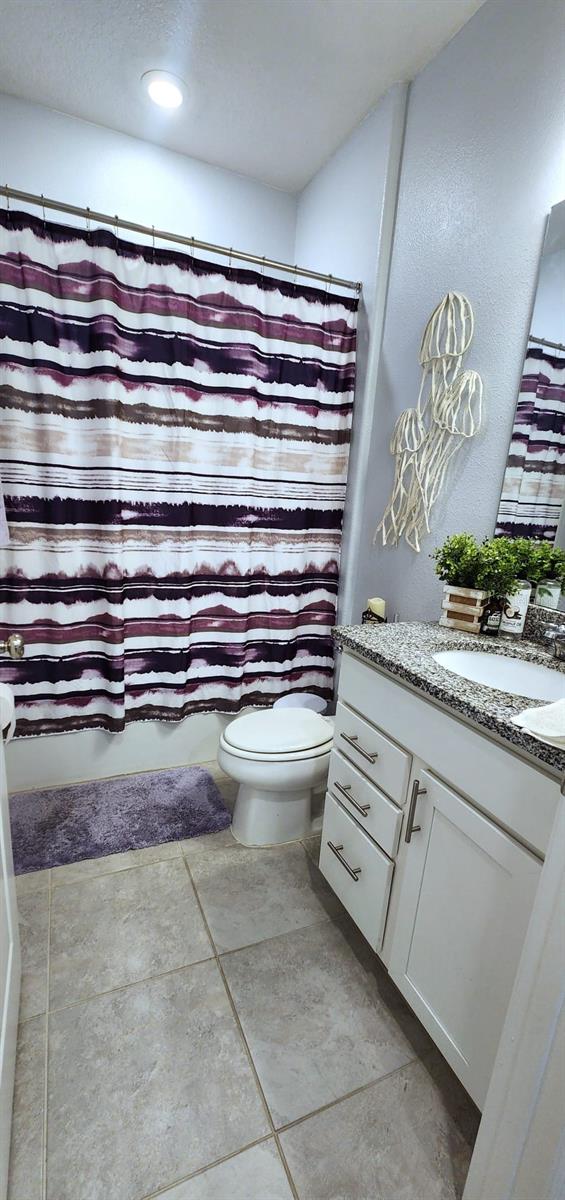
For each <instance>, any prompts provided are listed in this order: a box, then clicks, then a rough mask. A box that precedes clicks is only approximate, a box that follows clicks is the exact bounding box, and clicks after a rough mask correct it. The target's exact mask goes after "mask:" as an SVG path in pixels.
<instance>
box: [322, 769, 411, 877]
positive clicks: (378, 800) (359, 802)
mask: <svg viewBox="0 0 565 1200" xmlns="http://www.w3.org/2000/svg"><path fill="white" fill-rule="evenodd" d="M328 791H329V792H332V793H333V795H334V796H335V797H336V799H338V800H339V802H340V804H342V805H343V808H345V809H346V811H347V812H348V813H349V814H350V815H351V816H352V817H353V818H354V819H355V820H356V821H357V823H358V824H359V825H360V826H361V828H362V829H364V830H365V832H366V833H368V834H370V836H371V837H372V838H374V840H375V841H376V842H378V843H379V846H381V847H382V849H383V850H384V851H385V854H388V855H389V857H390V858H394V857H395V854H396V851H397V850H398V841H399V838H400V826H401V825H402V811H401V809H399V808H397V807H396V804H393V803H392V800H389V799H388V796H385V794H384V792H381V791H380V790H379V788H378V787H375V784H374V783H370V782H369V780H368V779H366V778H365V776H364V775H362V774H361V772H360V771H358V770H357V768H356V767H354V766H353V763H350V762H348V761H347V759H346V758H343V756H342V755H341V754H338V752H337V751H336V750H334V751H333V752H332V756H331V758H330V774H329V779H328Z"/></svg>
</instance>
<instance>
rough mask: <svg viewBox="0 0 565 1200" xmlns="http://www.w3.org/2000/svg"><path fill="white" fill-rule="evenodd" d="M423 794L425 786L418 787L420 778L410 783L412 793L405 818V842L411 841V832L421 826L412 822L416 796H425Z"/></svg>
mask: <svg viewBox="0 0 565 1200" xmlns="http://www.w3.org/2000/svg"><path fill="white" fill-rule="evenodd" d="M425 795H426V788H422V787H420V780H419V779H415V780H414V783H413V784H412V794H411V796H410V805H409V808H408V817H407V820H406V833H405V834H404V841H405V842H411V841H412V834H413V833H419V831H420V829H421V828H422V826H421V825H415V824H414V817H415V816H416V805H417V803H418V796H425Z"/></svg>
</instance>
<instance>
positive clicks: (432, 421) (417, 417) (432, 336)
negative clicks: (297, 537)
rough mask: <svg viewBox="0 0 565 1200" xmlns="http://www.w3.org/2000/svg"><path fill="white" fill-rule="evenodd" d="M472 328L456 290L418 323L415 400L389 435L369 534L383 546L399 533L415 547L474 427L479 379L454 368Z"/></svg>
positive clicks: (477, 421) (478, 423)
mask: <svg viewBox="0 0 565 1200" xmlns="http://www.w3.org/2000/svg"><path fill="white" fill-rule="evenodd" d="M473 328H474V322H473V310H472V308H471V305H470V303H469V301H468V300H467V298H466V296H461V295H460V294H459V293H458V292H448V293H447V295H446V296H444V298H443V300H442V301H441V303H440V304H438V306H437V308H436V309H435V311H434V312H433V313H432V315H431V317H430V319H429V321H428V324H427V325H426V328H425V330H424V335H423V337H422V344H421V346H420V364H421V367H422V380H421V383H420V391H419V394H418V400H417V403H416V407H415V408H407V409H406V410H405V412H402V413H401V414H400V416H399V418H398V420H397V422H396V425H395V427H394V431H393V434H392V438H391V440H390V452H391V454H392V455H393V456H394V459H395V470H394V483H393V487H392V494H391V497H390V500H389V502H388V504H387V506H386V509H385V511H384V514H383V518H382V521H381V522H380V524H379V525H378V527H377V529H376V532H375V538H374V541H375V542H376V541H377V539H378V535H379V533H380V534H381V536H382V541H383V546H386V545H387V544H391V545H393V546H396V545H398V542H399V541H400V539H401V538H402V537H404V538H405V539H406V541H407V542H408V545H409V546H411V547H412V549H413V550H416V551H419V550H420V539H421V538H422V536H423V535H424V534H425V533H429V532H430V516H431V511H432V508H433V506H434V504H435V503H436V500H437V499H438V496H439V494H440V492H441V490H442V488H443V485H444V483H445V479H446V475H447V468H448V466H449V463H450V462H451V460H452V458H453V457H454V456H455V455H456V454H457V451H458V450H459V449H460V448H461V446H462V445H463V443H464V441H465V440H466V439H469V438H472V437H474V436H475V434H476V433H478V431H479V429H480V427H481V418H482V404H483V384H482V380H481V377H480V375H478V374H477V372H476V371H469V370H463V369H462V365H463V357H464V355H465V354H466V352H467V350H468V349H469V346H470V344H471V339H472V337H473Z"/></svg>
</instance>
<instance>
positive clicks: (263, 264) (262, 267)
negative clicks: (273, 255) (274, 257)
mask: <svg viewBox="0 0 565 1200" xmlns="http://www.w3.org/2000/svg"><path fill="white" fill-rule="evenodd" d="M266 258H267V255H266V254H264V255H263V263H262V266H261V275H262V277H263V279H264V278H265V260H266Z"/></svg>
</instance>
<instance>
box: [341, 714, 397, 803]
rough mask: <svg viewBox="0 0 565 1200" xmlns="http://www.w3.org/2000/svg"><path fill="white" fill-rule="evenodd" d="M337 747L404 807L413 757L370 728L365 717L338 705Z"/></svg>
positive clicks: (372, 726)
mask: <svg viewBox="0 0 565 1200" xmlns="http://www.w3.org/2000/svg"><path fill="white" fill-rule="evenodd" d="M334 746H335V748H336V750H340V751H341V753H342V754H343V755H344V756H345V757H346V758H348V759H350V761H351V762H352V763H354V765H355V766H356V767H359V769H360V770H361V771H362V772H363V774H364V775H367V776H368V777H369V779H371V780H372V781H373V783H376V784H377V785H378V786H379V787H381V788H382V789H383V792H386V793H387V795H388V796H390V798H391V800H396V803H397V804H404V801H405V799H406V788H407V787H408V777H409V775H410V755H409V754H407V753H406V751H405V750H401V749H400V747H399V746H396V745H395V744H394V742H391V741H390V739H389V738H387V737H385V735H384V733H380V732H379V730H378V729H375V727H374V725H369V722H368V721H365V720H364V719H363V717H360V716H358V714H357V713H355V712H352V710H351V709H350V708H346V706H345V704H341V703H340V704H338V706H337V709H336V714H335V728H334Z"/></svg>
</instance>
